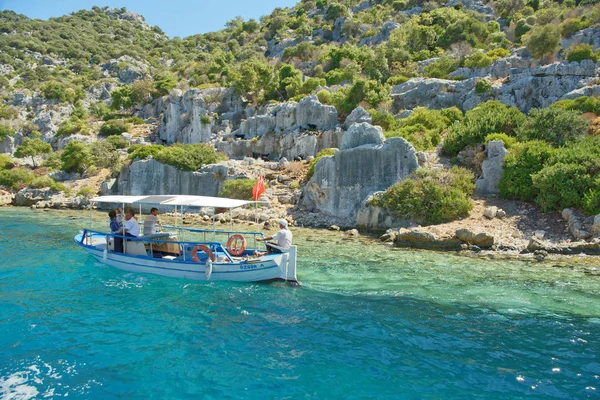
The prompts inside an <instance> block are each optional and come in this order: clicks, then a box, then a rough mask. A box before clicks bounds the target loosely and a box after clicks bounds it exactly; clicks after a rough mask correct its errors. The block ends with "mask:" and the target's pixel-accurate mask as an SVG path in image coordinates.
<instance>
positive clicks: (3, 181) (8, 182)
mask: <svg viewBox="0 0 600 400" xmlns="http://www.w3.org/2000/svg"><path fill="white" fill-rule="evenodd" d="M34 179H35V174H34V173H33V171H31V170H29V169H27V168H14V169H5V170H2V171H0V186H5V187H7V188H9V189H13V190H20V189H23V188H25V187H27V186H29V184H30V183H31V182H32V181H33V180H34Z"/></svg>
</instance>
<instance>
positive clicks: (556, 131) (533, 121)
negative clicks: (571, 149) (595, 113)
mask: <svg viewBox="0 0 600 400" xmlns="http://www.w3.org/2000/svg"><path fill="white" fill-rule="evenodd" d="M589 126H590V123H589V120H587V119H586V118H584V117H582V116H581V115H579V113H578V112H577V111H570V110H563V109H561V108H558V107H550V108H544V109H533V110H531V111H530V112H529V117H528V118H527V121H525V123H524V124H522V125H521V126H520V127H519V130H518V137H519V138H520V139H521V140H544V141H546V142H549V143H552V144H553V145H554V146H563V145H564V144H566V143H567V142H570V141H572V140H574V139H576V138H578V137H582V136H585V135H586V134H587V132H588V129H589Z"/></svg>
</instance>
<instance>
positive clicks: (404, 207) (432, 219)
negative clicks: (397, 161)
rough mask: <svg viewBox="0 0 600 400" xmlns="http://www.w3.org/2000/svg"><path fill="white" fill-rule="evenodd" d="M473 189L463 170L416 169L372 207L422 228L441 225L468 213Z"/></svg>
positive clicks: (472, 183)
mask: <svg viewBox="0 0 600 400" xmlns="http://www.w3.org/2000/svg"><path fill="white" fill-rule="evenodd" d="M474 189H475V184H474V175H473V173H472V172H470V171H469V170H467V169H465V168H461V167H452V168H451V169H450V170H443V169H437V170H428V169H424V168H420V169H418V170H417V171H416V172H415V173H414V175H413V176H412V177H411V178H409V179H405V180H403V181H401V182H398V183H396V184H395V185H393V186H391V187H390V188H389V189H388V190H386V192H385V193H384V194H383V195H382V196H381V199H378V200H375V201H374V202H373V203H372V204H373V205H376V206H383V207H385V208H387V209H388V210H389V211H390V212H391V213H392V214H393V215H394V216H396V217H398V218H403V219H408V220H411V221H415V222H417V223H420V224H423V225H432V224H441V223H445V222H450V221H454V220H456V219H458V218H461V217H465V216H467V215H468V214H469V211H471V209H472V207H473V205H472V203H471V198H470V196H471V194H472V193H473V190H474Z"/></svg>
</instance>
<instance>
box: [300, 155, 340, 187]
mask: <svg viewBox="0 0 600 400" xmlns="http://www.w3.org/2000/svg"><path fill="white" fill-rule="evenodd" d="M336 151H338V149H332V148H329V149H323V150H321V151H319V152H318V153H317V156H316V157H315V158H314V159H313V160H312V161H311V162H310V164H309V165H308V172H307V173H306V179H307V180H308V179H310V178H312V176H313V175H314V174H315V165H317V161H319V160H320V159H321V158H323V157H331V156H333V155H334V154H335V152H336Z"/></svg>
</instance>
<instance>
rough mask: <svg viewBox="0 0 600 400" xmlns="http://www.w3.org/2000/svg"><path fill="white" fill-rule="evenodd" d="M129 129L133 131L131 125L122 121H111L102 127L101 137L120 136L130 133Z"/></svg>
mask: <svg viewBox="0 0 600 400" xmlns="http://www.w3.org/2000/svg"><path fill="white" fill-rule="evenodd" d="M129 129H131V124H129V123H127V122H125V121H123V120H122V119H116V120H110V121H107V122H105V123H104V124H102V126H101V127H100V135H103V136H111V135H120V134H121V133H123V132H129Z"/></svg>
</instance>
